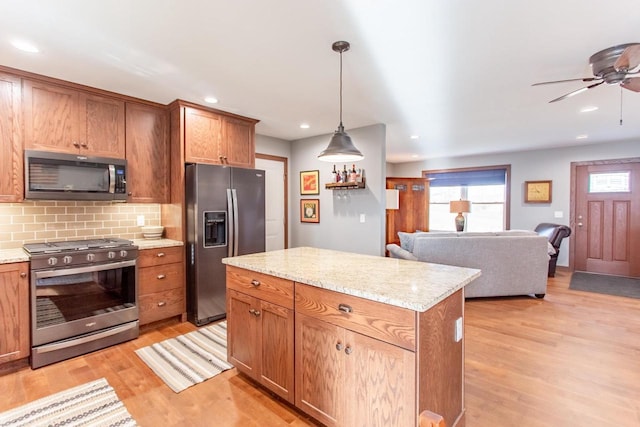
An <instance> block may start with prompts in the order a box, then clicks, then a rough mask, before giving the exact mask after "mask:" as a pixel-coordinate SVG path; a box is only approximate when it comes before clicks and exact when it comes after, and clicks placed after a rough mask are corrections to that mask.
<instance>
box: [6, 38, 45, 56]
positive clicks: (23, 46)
mask: <svg viewBox="0 0 640 427" xmlns="http://www.w3.org/2000/svg"><path fill="white" fill-rule="evenodd" d="M11 44H12V45H13V47H15V48H16V49H19V50H21V51H23V52H29V53H38V52H40V49H38V48H37V47H36V45H34V44H33V43H30V42H28V41H26V40H13V41H12V42H11Z"/></svg>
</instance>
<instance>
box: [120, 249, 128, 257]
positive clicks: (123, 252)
mask: <svg viewBox="0 0 640 427" xmlns="http://www.w3.org/2000/svg"><path fill="white" fill-rule="evenodd" d="M127 254H128V252H127V251H125V250H122V251H120V256H121V257H122V258H124V257H126V256H127Z"/></svg>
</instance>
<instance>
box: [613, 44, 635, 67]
mask: <svg viewBox="0 0 640 427" xmlns="http://www.w3.org/2000/svg"><path fill="white" fill-rule="evenodd" d="M638 65H640V44H634V45H632V46H629V47H628V48H626V49H625V50H624V52H622V55H620V57H619V58H618V59H617V60H616V62H615V64H613V68H615V70H616V71H629V70H633V69H634V68H636V67H637V66H638Z"/></svg>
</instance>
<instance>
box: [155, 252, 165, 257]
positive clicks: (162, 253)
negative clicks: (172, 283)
mask: <svg viewBox="0 0 640 427" xmlns="http://www.w3.org/2000/svg"><path fill="white" fill-rule="evenodd" d="M156 256H157V257H158V258H162V257H163V256H164V252H158V254H157V255H156Z"/></svg>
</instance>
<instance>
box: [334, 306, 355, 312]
mask: <svg viewBox="0 0 640 427" xmlns="http://www.w3.org/2000/svg"><path fill="white" fill-rule="evenodd" d="M338 310H340V311H341V312H343V313H351V312H353V308H351V306H350V305H347V304H339V305H338Z"/></svg>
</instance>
